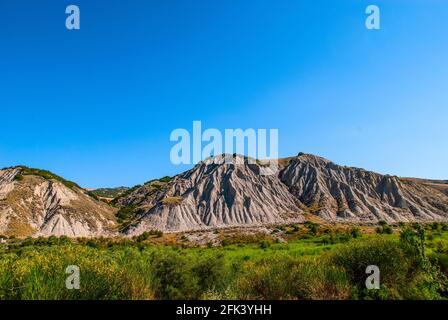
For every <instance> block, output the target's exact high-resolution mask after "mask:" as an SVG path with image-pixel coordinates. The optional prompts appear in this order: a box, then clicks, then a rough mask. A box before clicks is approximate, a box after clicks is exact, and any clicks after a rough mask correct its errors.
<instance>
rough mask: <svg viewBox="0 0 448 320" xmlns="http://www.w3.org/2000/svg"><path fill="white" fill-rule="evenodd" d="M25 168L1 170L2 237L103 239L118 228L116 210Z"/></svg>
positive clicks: (0, 215) (0, 229)
mask: <svg viewBox="0 0 448 320" xmlns="http://www.w3.org/2000/svg"><path fill="white" fill-rule="evenodd" d="M21 173H22V169H21V168H19V167H18V168H10V169H5V170H0V233H1V234H5V235H14V236H39V235H43V236H49V235H55V236H61V235H65V236H70V237H80V236H86V237H90V236H100V235H109V234H111V228H112V227H113V226H114V225H115V215H114V211H115V209H113V208H112V207H110V206H108V205H107V204H105V203H102V202H100V201H97V200H95V199H93V198H91V197H90V196H88V195H86V194H85V193H84V192H83V191H82V190H81V189H79V188H78V187H72V188H69V187H67V186H66V185H64V184H63V183H62V182H60V181H57V180H53V179H48V178H45V177H42V176H39V175H22V174H21Z"/></svg>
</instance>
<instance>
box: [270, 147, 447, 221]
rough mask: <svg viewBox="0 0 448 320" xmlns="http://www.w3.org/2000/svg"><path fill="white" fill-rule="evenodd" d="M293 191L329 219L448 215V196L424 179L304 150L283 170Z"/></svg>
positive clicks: (416, 218)
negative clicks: (384, 172) (349, 164)
mask: <svg viewBox="0 0 448 320" xmlns="http://www.w3.org/2000/svg"><path fill="white" fill-rule="evenodd" d="M279 177H280V179H281V180H282V182H283V183H284V184H285V185H287V186H288V187H289V189H290V191H291V193H292V194H294V195H295V196H296V197H297V199H298V200H300V201H301V202H302V203H304V204H305V205H307V206H313V207H314V208H315V211H316V214H317V215H319V216H321V217H323V218H326V219H330V220H333V219H344V220H350V221H363V222H370V221H372V222H376V221H378V220H385V221H389V222H395V221H433V220H444V219H445V220H446V219H447V218H448V197H447V196H446V195H445V194H443V193H442V192H440V191H438V190H435V189H434V188H431V187H429V186H427V185H425V184H422V183H418V182H415V181H409V180H406V179H400V178H398V177H395V176H389V175H381V174H378V173H375V172H371V171H367V170H364V169H360V168H350V167H343V166H339V165H336V164H334V163H333V162H331V161H329V160H326V159H324V158H321V157H317V156H313V155H309V154H301V155H299V156H298V157H295V158H292V159H291V160H290V162H289V164H288V165H287V166H286V167H285V168H284V169H283V170H282V171H281V172H280V174H279Z"/></svg>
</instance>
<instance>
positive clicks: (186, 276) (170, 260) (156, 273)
mask: <svg viewBox="0 0 448 320" xmlns="http://www.w3.org/2000/svg"><path fill="white" fill-rule="evenodd" d="M151 278H152V281H151V283H152V289H153V291H154V294H155V296H156V298H159V299H176V300H177V299H197V298H198V293H199V284H198V281H197V278H196V277H193V276H192V274H191V269H190V267H189V265H188V261H187V259H186V258H185V257H183V256H181V255H180V254H178V253H175V252H171V251H165V252H161V253H158V254H156V255H155V257H154V259H153V261H152V265H151Z"/></svg>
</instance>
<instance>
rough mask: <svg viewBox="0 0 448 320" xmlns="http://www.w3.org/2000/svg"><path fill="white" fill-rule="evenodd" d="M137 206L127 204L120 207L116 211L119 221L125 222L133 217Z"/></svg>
mask: <svg viewBox="0 0 448 320" xmlns="http://www.w3.org/2000/svg"><path fill="white" fill-rule="evenodd" d="M134 210H135V206H127V207H123V208H120V210H118V212H117V213H116V217H117V221H118V223H125V222H127V221H129V219H131V218H132V216H133V214H134Z"/></svg>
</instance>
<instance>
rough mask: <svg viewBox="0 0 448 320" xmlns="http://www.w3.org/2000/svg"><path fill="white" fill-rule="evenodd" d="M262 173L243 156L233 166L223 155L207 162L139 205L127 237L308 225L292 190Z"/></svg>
mask: <svg viewBox="0 0 448 320" xmlns="http://www.w3.org/2000/svg"><path fill="white" fill-rule="evenodd" d="M238 161H240V162H242V164H236V163H238ZM260 170H261V165H260V164H259V163H255V164H250V163H249V161H248V159H247V158H244V157H241V156H235V157H234V161H233V163H230V164H227V163H225V161H224V156H223V155H221V156H218V157H215V158H211V159H208V160H206V161H204V162H201V163H199V164H198V165H196V166H195V167H194V168H193V169H191V170H189V171H187V172H185V173H182V174H180V175H178V176H176V177H174V179H173V180H172V181H170V182H169V183H168V184H167V185H166V186H164V188H163V190H160V191H159V192H156V193H153V194H152V195H151V196H150V197H148V201H144V202H139V204H138V207H137V208H136V219H135V221H134V222H133V223H131V224H130V225H129V226H128V227H127V228H125V230H124V232H125V233H126V234H139V233H141V232H143V231H146V230H149V229H160V230H164V231H183V230H192V229H204V228H213V227H227V226H243V225H261V224H268V223H286V222H289V221H291V222H292V221H296V222H300V221H303V216H302V215H301V211H302V210H301V209H300V206H299V203H298V201H296V199H295V198H294V196H293V195H292V194H291V193H290V192H289V190H288V188H287V186H286V185H284V184H283V183H282V182H281V181H280V180H279V179H278V177H277V176H276V175H271V176H263V175H260ZM137 193H140V194H142V193H144V192H140V191H137ZM142 203H143V204H142Z"/></svg>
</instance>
